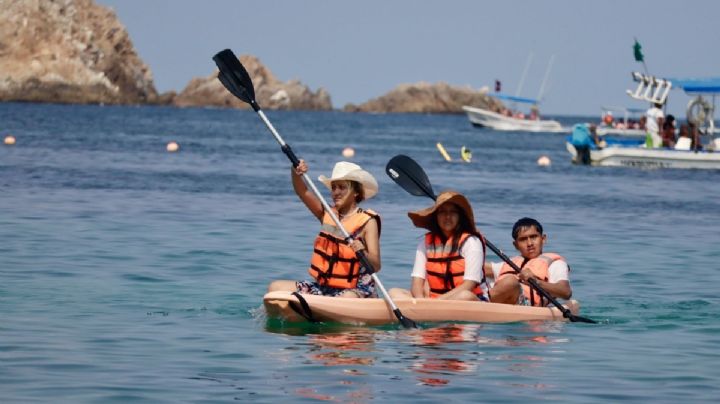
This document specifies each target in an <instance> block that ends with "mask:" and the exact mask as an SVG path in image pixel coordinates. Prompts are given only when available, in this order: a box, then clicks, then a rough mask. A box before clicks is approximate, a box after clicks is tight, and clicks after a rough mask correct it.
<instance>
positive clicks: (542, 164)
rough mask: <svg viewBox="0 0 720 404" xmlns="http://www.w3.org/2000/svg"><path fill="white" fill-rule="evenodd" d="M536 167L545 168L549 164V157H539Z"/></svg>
mask: <svg viewBox="0 0 720 404" xmlns="http://www.w3.org/2000/svg"><path fill="white" fill-rule="evenodd" d="M537 163H538V165H539V166H540V167H547V166H549V165H550V164H551V161H550V157H548V156H540V158H539V159H538V161H537Z"/></svg>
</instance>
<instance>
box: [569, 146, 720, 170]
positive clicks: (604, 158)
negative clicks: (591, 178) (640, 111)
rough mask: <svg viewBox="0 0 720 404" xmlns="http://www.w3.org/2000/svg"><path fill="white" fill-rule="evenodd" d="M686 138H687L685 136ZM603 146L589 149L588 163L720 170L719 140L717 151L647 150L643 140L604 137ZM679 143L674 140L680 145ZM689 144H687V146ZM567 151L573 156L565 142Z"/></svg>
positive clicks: (575, 154) (574, 153) (574, 157)
mask: <svg viewBox="0 0 720 404" xmlns="http://www.w3.org/2000/svg"><path fill="white" fill-rule="evenodd" d="M685 139H688V140H689V138H685ZM606 142H607V147H605V148H603V149H594V150H590V164H591V165H595V166H606V167H638V168H697V169H720V142H717V141H715V142H714V143H713V144H712V146H713V148H714V147H715V146H718V147H719V148H718V149H717V151H711V150H699V151H693V150H679V149H669V148H656V149H648V148H645V147H643V146H642V145H644V144H645V142H644V141H627V140H626V141H622V140H615V139H606ZM681 143H683V142H681V141H678V144H679V145H680V146H681V148H682V146H683V145H682V144H681ZM688 146H689V145H688ZM566 147H567V150H568V152H570V154H571V155H572V156H573V160H575V159H576V156H577V151H576V150H575V147H573V145H572V144H571V143H570V141H569V138H568V142H566Z"/></svg>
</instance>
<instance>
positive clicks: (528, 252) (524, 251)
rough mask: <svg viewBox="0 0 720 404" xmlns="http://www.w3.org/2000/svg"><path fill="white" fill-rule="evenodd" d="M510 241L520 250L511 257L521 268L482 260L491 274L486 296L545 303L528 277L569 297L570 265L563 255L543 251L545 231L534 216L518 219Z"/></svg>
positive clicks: (557, 294) (500, 300)
mask: <svg viewBox="0 0 720 404" xmlns="http://www.w3.org/2000/svg"><path fill="white" fill-rule="evenodd" d="M512 237H513V240H514V241H513V245H514V246H515V248H516V249H517V250H518V252H519V253H520V255H519V256H517V257H514V258H513V259H512V261H513V262H514V263H515V264H516V265H517V266H518V267H519V268H520V269H521V272H520V274H517V273H516V272H515V271H514V270H513V269H512V268H511V267H510V265H508V264H496V263H493V264H487V263H486V264H485V265H484V270H485V274H486V275H487V276H493V277H494V278H495V280H496V282H495V285H494V286H493V288H492V290H491V291H490V300H491V301H492V302H495V303H507V304H522V305H532V306H546V305H547V304H548V303H549V302H547V301H546V300H545V299H543V298H542V296H541V295H540V294H539V293H538V292H537V291H536V290H534V288H532V287H530V286H529V279H531V278H532V279H534V280H535V282H536V284H537V285H538V286H539V287H540V288H542V289H543V290H545V291H546V292H548V293H549V294H550V295H551V296H553V297H556V298H562V299H569V298H570V297H571V296H572V288H571V287H570V280H569V276H568V275H569V272H570V268H569V266H568V264H567V262H566V261H565V259H564V258H563V257H561V256H560V255H558V254H554V253H544V252H543V246H544V244H545V242H546V241H547V235H546V234H544V233H543V228H542V225H541V224H540V223H539V222H538V221H537V220H535V219H532V218H528V217H524V218H522V219H520V220H518V221H517V222H516V223H515V225H514V226H513V230H512Z"/></svg>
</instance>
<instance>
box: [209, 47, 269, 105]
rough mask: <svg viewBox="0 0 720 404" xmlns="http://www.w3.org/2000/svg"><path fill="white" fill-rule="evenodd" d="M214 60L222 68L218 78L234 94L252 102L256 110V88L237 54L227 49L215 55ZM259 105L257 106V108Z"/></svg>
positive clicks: (249, 102)
mask: <svg viewBox="0 0 720 404" xmlns="http://www.w3.org/2000/svg"><path fill="white" fill-rule="evenodd" d="M213 60H214V61H215V64H216V65H217V67H218V69H220V73H218V79H219V80H220V82H221V83H222V84H223V86H225V88H227V90H228V91H230V93H232V95H234V96H236V97H237V98H239V99H241V100H243V101H245V102H247V103H248V104H250V105H251V106H252V107H253V109H255V110H256V111H257V110H258V109H259V107H257V102H256V101H255V88H254V87H253V84H252V80H251V79H250V75H249V74H248V72H247V70H245V67H244V66H243V65H242V63H240V60H239V59H238V58H237V56H235V54H234V53H233V51H231V50H230V49H225V50H223V51H220V52H218V53H217V54H216V55H215V56H213ZM256 107H257V108H256Z"/></svg>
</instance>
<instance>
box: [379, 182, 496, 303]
mask: <svg viewBox="0 0 720 404" xmlns="http://www.w3.org/2000/svg"><path fill="white" fill-rule="evenodd" d="M408 216H409V217H410V220H412V222H413V224H414V225H415V227H419V228H423V229H427V230H429V231H428V232H427V233H426V234H425V236H424V237H423V239H422V240H421V241H420V243H419V244H418V246H417V250H416V251H415V264H414V265H413V270H412V274H411V279H412V281H411V287H410V291H407V290H405V289H399V288H395V289H391V290H390V296H391V297H393V298H403V297H405V298H407V297H414V298H428V297H429V298H437V299H447V300H472V301H477V300H481V301H489V293H488V286H487V281H486V279H485V274H484V272H483V264H484V263H485V241H484V238H483V236H482V235H481V234H480V232H479V231H478V230H477V228H476V227H475V217H474V215H473V210H472V207H471V206H470V202H468V200H467V198H465V196H463V195H462V194H459V193H457V192H454V191H445V192H442V193H441V194H440V195H438V197H437V200H436V201H435V204H434V205H433V206H431V207H429V208H426V209H423V210H419V211H416V212H408Z"/></svg>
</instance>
